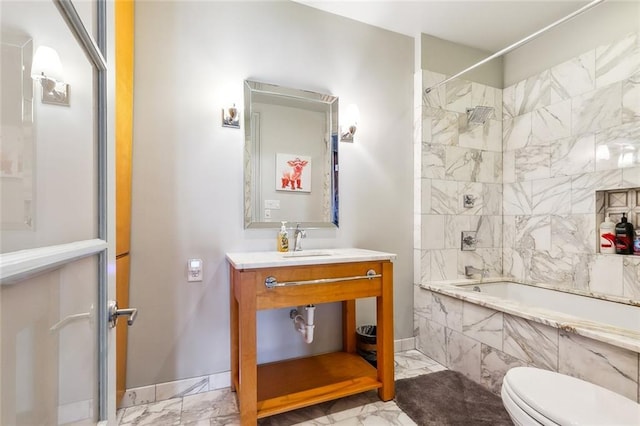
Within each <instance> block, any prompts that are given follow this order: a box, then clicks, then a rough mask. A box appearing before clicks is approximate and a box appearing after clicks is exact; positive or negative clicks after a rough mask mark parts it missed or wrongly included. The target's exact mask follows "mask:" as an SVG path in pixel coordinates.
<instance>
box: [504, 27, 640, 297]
mask: <svg viewBox="0 0 640 426" xmlns="http://www.w3.org/2000/svg"><path fill="white" fill-rule="evenodd" d="M638 25H639V27H640V24H638ZM639 29H640V28H639ZM639 94H640V32H634V33H632V34H629V35H627V36H626V37H624V38H621V39H619V40H616V41H614V42H612V43H606V44H602V45H601V46H599V47H596V48H594V49H591V50H587V51H585V52H583V53H582V54H580V55H579V56H576V57H574V58H572V59H570V60H568V61H566V62H563V63H559V64H557V65H555V66H553V67H551V68H549V69H547V70H544V71H542V72H540V73H539V74H535V75H532V76H531V77H529V78H527V79H526V80H522V81H520V82H518V83H516V84H514V85H512V86H509V87H506V88H505V89H504V94H503V99H504V105H503V112H504V121H503V125H504V142H503V145H504V153H503V155H504V218H503V220H504V227H503V239H504V272H505V274H510V275H513V276H514V277H516V278H518V279H520V280H523V281H525V282H530V283H535V282H546V283H549V284H554V285H558V286H561V287H567V288H574V289H580V290H587V291H593V292H599V293H606V294H611V295H615V296H623V297H625V298H627V299H635V300H639V299H640V284H639V283H638V280H637V277H638V271H640V267H639V266H638V265H640V262H639V261H638V259H637V258H634V257H633V256H620V255H600V254H598V253H597V232H598V225H599V222H600V221H601V219H599V218H598V217H597V215H596V213H597V212H598V210H599V207H601V206H598V205H596V191H598V190H605V189H616V188H632V187H639V186H640V157H639V155H638V150H639V149H640V95H639ZM605 147H606V148H605ZM604 149H606V150H607V154H606V155H605V154H604V151H603V150H604ZM623 153H630V154H631V156H632V160H631V161H628V162H623V161H621V159H622V154H623ZM626 158H629V157H626ZM636 225H639V224H636Z"/></svg>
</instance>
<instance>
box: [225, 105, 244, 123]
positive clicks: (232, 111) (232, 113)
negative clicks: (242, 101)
mask: <svg viewBox="0 0 640 426" xmlns="http://www.w3.org/2000/svg"><path fill="white" fill-rule="evenodd" d="M222 127H232V128H234V129H239V128H240V114H238V108H236V104H233V105H232V106H230V107H228V108H222Z"/></svg>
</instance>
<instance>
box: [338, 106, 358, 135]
mask: <svg viewBox="0 0 640 426" xmlns="http://www.w3.org/2000/svg"><path fill="white" fill-rule="evenodd" d="M343 118H344V123H345V125H344V126H340V142H353V135H355V134H356V130H357V129H358V121H359V120H360V110H359V109H358V106H357V105H355V104H351V105H349V106H348V107H347V111H346V112H345V114H344V116H343Z"/></svg>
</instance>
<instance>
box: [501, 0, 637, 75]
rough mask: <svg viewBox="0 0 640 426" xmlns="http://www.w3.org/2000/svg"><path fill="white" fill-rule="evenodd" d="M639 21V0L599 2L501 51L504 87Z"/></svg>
mask: <svg viewBox="0 0 640 426" xmlns="http://www.w3.org/2000/svg"><path fill="white" fill-rule="evenodd" d="M639 22H640V2H637V1H611V0H609V1H606V2H602V3H600V4H599V5H598V6H596V7H594V8H592V9H590V10H588V11H587V12H584V13H583V14H582V15H580V16H577V17H575V18H573V19H571V20H569V21H567V22H564V23H563V24H562V25H560V26H557V27H555V28H553V29H552V30H550V31H548V32H546V33H544V34H543V35H541V36H540V37H537V38H535V39H534V40H531V41H529V42H528V43H527V44H525V45H523V46H521V47H519V48H517V49H515V50H514V51H512V52H509V53H507V54H506V55H504V56H503V62H504V71H503V72H504V84H503V87H508V86H511V85H513V84H515V83H517V82H519V81H521V80H524V79H526V78H528V77H530V76H532V75H534V74H538V73H540V72H542V71H544V70H546V69H549V68H552V67H554V66H556V65H558V64H561V63H563V62H565V61H568V60H570V59H571V58H573V57H575V56H578V55H579V54H581V53H583V52H586V51H587V50H589V49H592V48H595V47H596V46H600V45H603V44H606V43H610V42H612V41H614V40H620V39H621V38H623V37H625V36H626V35H627V34H629V33H632V32H637V31H638V23H639ZM515 41H516V40H514V42H515Z"/></svg>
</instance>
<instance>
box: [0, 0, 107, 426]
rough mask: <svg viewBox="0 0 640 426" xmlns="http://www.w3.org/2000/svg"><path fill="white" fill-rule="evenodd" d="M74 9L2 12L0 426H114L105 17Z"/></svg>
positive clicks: (5, 6)
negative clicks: (45, 52)
mask: <svg viewBox="0 0 640 426" xmlns="http://www.w3.org/2000/svg"><path fill="white" fill-rule="evenodd" d="M78 6H79V8H78V9H76V8H75V7H74V5H73V4H72V3H71V2H70V1H68V0H56V1H40V0H34V1H24V0H23V1H4V0H3V1H2V2H0V21H1V32H0V45H1V48H2V50H1V57H0V67H1V68H0V94H1V99H2V101H1V102H2V103H1V105H0V116H1V127H0V206H1V208H0V232H1V234H0V395H1V396H0V424H2V425H35V424H43V425H64V424H73V425H84V424H86V425H95V424H98V423H100V422H104V421H107V422H108V423H109V424H112V423H115V332H114V331H112V329H111V328H110V327H109V322H108V318H107V317H108V312H107V311H108V304H109V301H110V300H111V299H113V298H114V296H115V256H114V251H115V245H114V240H115V238H114V235H115V234H114V226H113V224H114V216H115V214H114V199H115V198H114V188H113V182H114V168H113V164H114V161H113V155H114V154H113V153H114V143H113V136H112V135H113V132H112V131H109V129H110V128H111V129H112V128H113V126H112V124H111V123H112V121H113V120H112V114H111V113H110V108H108V105H109V104H110V103H111V102H108V101H107V100H108V98H109V99H112V97H111V96H110V93H112V92H111V90H109V89H108V88H109V87H110V86H111V85H110V84H108V81H109V80H110V79H111V77H110V74H108V73H107V66H106V61H105V59H104V56H108V55H106V54H105V55H104V56H103V51H104V45H106V42H105V41H106V35H107V33H108V32H107V22H108V16H107V15H108V14H109V13H111V12H110V11H109V10H108V9H107V7H108V4H107V2H102V1H91V2H88V1H83V2H79V3H78ZM110 7H111V6H110ZM109 33H110V32H109ZM43 46H46V47H48V48H51V49H53V50H54V51H55V52H56V53H57V56H58V57H59V63H60V64H59V65H61V67H60V66H59V65H56V60H55V59H52V55H49V56H47V57H46V58H45V60H44V62H42V63H43V64H44V65H42V66H40V64H41V62H40V53H38V52H39V51H42V50H43V49H41V48H42V47H43ZM53 56H55V55H53ZM109 57H110V55H109ZM32 73H35V75H37V77H36V78H32ZM110 135H111V136H110Z"/></svg>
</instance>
